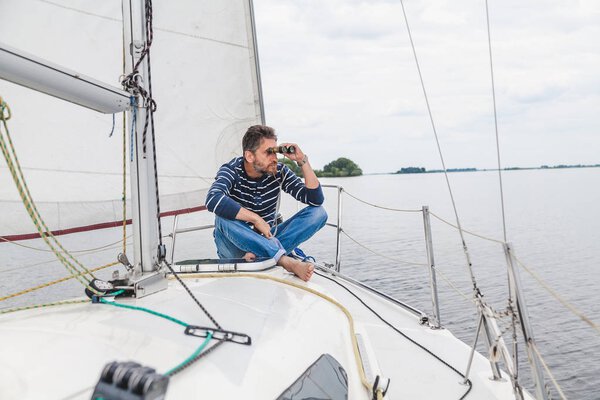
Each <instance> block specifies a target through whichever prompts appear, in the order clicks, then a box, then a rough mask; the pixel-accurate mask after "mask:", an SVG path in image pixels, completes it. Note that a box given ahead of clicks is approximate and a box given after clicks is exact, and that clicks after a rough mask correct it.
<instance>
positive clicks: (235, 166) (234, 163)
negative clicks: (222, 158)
mask: <svg viewBox="0 0 600 400" xmlns="http://www.w3.org/2000/svg"><path fill="white" fill-rule="evenodd" d="M243 160H244V159H243V158H242V157H236V158H233V159H231V161H229V162H226V163H225V164H223V165H221V168H219V171H221V170H223V169H225V170H229V171H235V172H236V173H237V172H239V171H240V169H241V166H242V163H243Z"/></svg>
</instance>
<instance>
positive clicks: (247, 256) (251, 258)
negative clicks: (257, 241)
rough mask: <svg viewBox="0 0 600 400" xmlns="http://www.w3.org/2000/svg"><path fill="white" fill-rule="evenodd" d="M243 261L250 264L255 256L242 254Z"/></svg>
mask: <svg viewBox="0 0 600 400" xmlns="http://www.w3.org/2000/svg"><path fill="white" fill-rule="evenodd" d="M242 258H243V259H244V260H246V261H247V262H252V261H254V260H256V255H254V254H252V253H246V254H244V257H242Z"/></svg>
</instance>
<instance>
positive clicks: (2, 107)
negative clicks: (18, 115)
mask: <svg viewBox="0 0 600 400" xmlns="http://www.w3.org/2000/svg"><path fill="white" fill-rule="evenodd" d="M11 116H12V114H11V112H10V107H9V106H8V104H6V102H5V101H4V99H3V98H2V97H0V121H8V120H9V119H10V117H11Z"/></svg>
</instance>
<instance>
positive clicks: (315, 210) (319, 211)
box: [311, 206, 327, 228]
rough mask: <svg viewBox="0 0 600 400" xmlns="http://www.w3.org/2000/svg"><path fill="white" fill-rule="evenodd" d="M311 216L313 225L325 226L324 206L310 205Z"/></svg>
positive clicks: (325, 213)
mask: <svg viewBox="0 0 600 400" xmlns="http://www.w3.org/2000/svg"><path fill="white" fill-rule="evenodd" d="M311 214H312V215H311V216H312V218H313V221H314V222H313V223H314V224H315V225H318V226H319V227H321V228H322V227H323V226H325V224H326V223H327V211H325V207H323V206H318V207H314V206H313V207H311Z"/></svg>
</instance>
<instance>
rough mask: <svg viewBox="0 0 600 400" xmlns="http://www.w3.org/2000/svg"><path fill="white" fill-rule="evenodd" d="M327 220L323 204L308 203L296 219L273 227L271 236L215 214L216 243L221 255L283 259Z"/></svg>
mask: <svg viewBox="0 0 600 400" xmlns="http://www.w3.org/2000/svg"><path fill="white" fill-rule="evenodd" d="M326 222H327V212H326V211H325V209H324V208H323V206H319V207H313V206H308V207H306V208H303V209H302V210H300V211H299V212H297V213H296V214H295V215H294V216H293V217H292V218H290V219H288V220H287V221H285V222H283V223H281V224H279V226H277V229H275V227H273V228H271V233H272V234H273V237H272V238H270V239H267V238H266V237H264V236H263V235H261V234H259V233H256V232H254V231H253V230H252V229H251V228H250V227H249V226H248V224H246V223H245V222H243V221H239V220H231V219H225V218H221V217H219V216H216V217H215V231H214V233H213V235H214V237H215V244H216V245H217V254H218V256H219V258H241V257H243V256H244V254H246V253H253V254H255V255H256V256H257V257H268V258H274V259H275V261H279V258H281V256H282V255H284V254H289V253H290V252H291V251H292V250H294V249H295V248H296V247H297V246H298V245H299V244H300V243H303V242H305V241H306V240H308V239H309V238H310V237H311V236H312V235H314V234H315V233H316V232H317V231H318V230H319V229H321V228H322V227H323V226H325V223H326Z"/></svg>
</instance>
